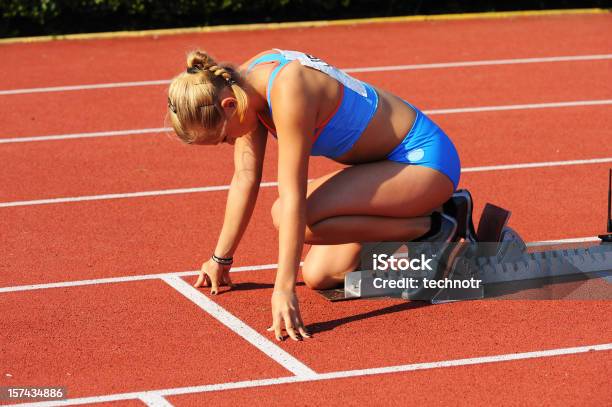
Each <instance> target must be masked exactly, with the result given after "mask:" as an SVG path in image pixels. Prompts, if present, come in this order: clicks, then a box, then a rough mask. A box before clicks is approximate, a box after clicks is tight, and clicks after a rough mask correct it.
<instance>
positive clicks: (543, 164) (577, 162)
mask: <svg viewBox="0 0 612 407" xmlns="http://www.w3.org/2000/svg"><path fill="white" fill-rule="evenodd" d="M609 162H612V157H605V158H592V159H588V160H568V161H548V162H546V161H545V162H539V163H522V164H506V165H488V166H483V167H466V168H462V169H461V172H462V173H463V172H483V171H503V170H521V169H526V168H541V167H561V166H566V165H583V164H603V163H609Z"/></svg>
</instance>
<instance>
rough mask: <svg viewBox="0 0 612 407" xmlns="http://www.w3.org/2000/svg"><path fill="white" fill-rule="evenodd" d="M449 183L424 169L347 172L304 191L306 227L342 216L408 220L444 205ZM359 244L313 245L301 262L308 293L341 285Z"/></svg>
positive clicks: (386, 165)
mask: <svg viewBox="0 0 612 407" xmlns="http://www.w3.org/2000/svg"><path fill="white" fill-rule="evenodd" d="M453 191H454V187H453V183H452V181H451V180H450V179H449V178H448V177H447V176H446V175H444V174H442V173H440V172H438V171H436V170H434V169H431V168H428V167H420V166H413V165H405V164H400V163H396V162H391V161H381V162H377V163H372V164H365V165H359V166H354V167H349V168H345V169H342V170H339V171H336V172H334V173H331V174H327V175H325V176H323V177H320V178H317V179H315V180H314V181H312V182H311V183H309V186H308V197H307V202H308V203H307V223H308V225H314V224H316V223H317V222H320V221H322V220H324V219H328V218H332V217H334V216H343V215H363V216H387V217H394V218H411V217H419V216H423V215H427V214H429V213H431V212H432V211H433V210H435V209H436V208H438V207H439V206H441V205H442V204H443V203H444V202H445V201H447V200H448V199H449V198H450V196H451V195H452V193H453ZM360 249H361V244H360V243H359V237H358V236H356V238H355V243H347V244H341V245H313V246H312V247H311V249H310V251H309V253H308V255H307V256H306V259H305V261H304V267H303V269H302V271H303V278H304V281H305V282H306V284H307V285H308V286H310V287H311V288H318V289H325V288H330V287H334V286H336V285H338V284H340V283H341V282H342V280H343V276H344V274H346V273H347V272H350V271H353V270H354V269H355V267H356V266H357V264H358V263H359V253H360Z"/></svg>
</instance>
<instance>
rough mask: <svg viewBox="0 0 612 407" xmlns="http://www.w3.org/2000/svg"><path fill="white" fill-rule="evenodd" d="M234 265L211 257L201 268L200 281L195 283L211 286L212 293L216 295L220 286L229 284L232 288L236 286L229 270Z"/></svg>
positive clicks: (200, 285)
mask: <svg viewBox="0 0 612 407" xmlns="http://www.w3.org/2000/svg"><path fill="white" fill-rule="evenodd" d="M231 268H232V266H229V265H228V266H225V265H222V264H219V263H217V262H216V261H214V260H213V259H209V260H207V261H206V262H204V264H202V268H201V269H200V272H199V276H198V281H196V283H195V284H194V285H193V286H194V287H195V288H198V287H210V293H211V294H213V295H216V294H217V293H218V292H219V286H224V285H227V286H229V287H230V288H233V287H234V283H232V279H231V278H230V275H229V271H230V269H231Z"/></svg>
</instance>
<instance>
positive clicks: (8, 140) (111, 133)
mask: <svg viewBox="0 0 612 407" xmlns="http://www.w3.org/2000/svg"><path fill="white" fill-rule="evenodd" d="M171 131H174V130H172V128H171V127H157V128H152V129H135V130H116V131H97V132H93V133H75V134H58V135H55V136H34V137H12V138H4V139H0V144H3V143H4V144H6V143H28V142H32V141H50V140H71V139H81V138H92V137H117V136H132V135H136V134H151V133H168V132H171Z"/></svg>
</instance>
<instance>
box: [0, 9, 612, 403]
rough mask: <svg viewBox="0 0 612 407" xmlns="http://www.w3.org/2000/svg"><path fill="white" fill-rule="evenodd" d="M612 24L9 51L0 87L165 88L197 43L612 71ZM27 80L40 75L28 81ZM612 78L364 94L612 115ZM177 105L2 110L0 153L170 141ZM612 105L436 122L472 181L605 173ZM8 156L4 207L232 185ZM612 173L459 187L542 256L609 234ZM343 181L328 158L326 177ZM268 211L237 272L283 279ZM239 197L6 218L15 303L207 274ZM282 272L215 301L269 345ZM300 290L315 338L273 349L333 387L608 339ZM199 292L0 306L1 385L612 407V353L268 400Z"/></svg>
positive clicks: (199, 175)
mask: <svg viewBox="0 0 612 407" xmlns="http://www.w3.org/2000/svg"><path fill="white" fill-rule="evenodd" d="M610 22H611V18H610V16H609V14H602V15H586V16H585V15H582V16H578V15H566V16H560V17H522V18H512V19H503V20H487V19H479V20H465V21H445V22H441V21H436V22H422V23H392V24H366V25H352V26H346V27H326V28H318V29H287V30H282V31H257V32H231V33H215V34H200V35H195V34H192V35H173V36H162V37H158V38H147V37H145V38H138V39H114V40H87V41H59V42H50V43H36V44H14V45H2V46H0V49H2V53H3V61H2V63H1V66H2V68H3V69H2V71H3V73H4V75H3V77H2V78H0V89H18V88H30V87H46V86H59V85H77V84H88V83H90V84H91V83H102V82H120V81H140V80H157V79H167V78H169V77H171V76H172V75H173V74H175V73H176V72H177V71H178V70H180V69H182V65H183V63H184V62H183V56H184V52H185V50H186V49H189V48H193V47H196V46H204V47H205V48H207V49H208V50H209V51H210V52H212V53H213V54H216V55H218V56H219V57H220V58H221V59H223V58H227V59H232V60H234V61H241V60H243V59H245V58H247V57H249V56H251V55H252V54H255V53H256V52H258V51H259V50H261V49H262V48H268V47H280V48H297V49H302V50H305V51H308V52H311V53H313V54H316V55H319V56H322V57H324V58H325V59H327V60H329V61H330V62H332V63H334V64H336V65H338V66H341V67H344V68H352V67H366V66H382V65H396V64H418V63H432V62H452V61H471V60H485V59H507V58H525V57H549V56H566V55H592V54H609V53H611V51H612V40H610V38H612V35H610V34H612V33H611V32H610V27H612V25H611V24H610ZM280 33H282V35H279V34H280ZM236 43H240V44H241V46H240V47H238V48H237V49H238V51H237V52H236V53H233V54H230V53H229V50H234V49H236V47H235V45H236ZM406 44H409V46H407V45H406ZM355 49H360V50H362V52H355V51H354V50H355ZM23 66H29V67H31V68H30V72H31V73H32V74H28V75H23V69H22V67H23ZM609 72H610V62H609V60H599V61H580V62H555V63H538V64H525V65H517V64H513V65H501V66H481V67H470V68H445V69H432V70H417V71H395V72H387V73H384V74H372V73H368V74H366V73H360V74H355V76H358V77H360V78H362V79H364V80H368V81H370V82H372V83H374V84H376V85H377V86H380V87H383V88H386V89H389V90H391V91H394V92H396V93H398V94H400V95H401V96H403V97H405V98H407V99H408V100H409V101H411V102H413V103H415V104H417V105H418V106H419V107H420V108H422V109H425V110H427V109H443V108H464V107H478V106H501V105H511V104H525V103H547V102H567V101H581V100H607V99H612V87H611V85H610V81H609ZM163 95H164V87H163V86H148V87H133V88H117V89H106V90H83V91H72V92H55V93H39V94H24V95H10V96H7V95H5V96H0V104H1V105H2V106H1V107H2V112H3V113H2V115H3V116H2V121H3V129H2V131H1V132H0V138H4V139H6V138H13V137H29V136H46V135H56V134H73V133H81V132H95V131H109V130H124V129H139V128H153V127H163V126H164V123H163V112H164V104H165V102H164V100H165V98H164V96H163ZM610 109H611V107H610V105H600V106H582V107H577V106H573V107H564V108H548V109H529V110H527V109H522V110H515V111H510V112H507V111H495V112H486V113H484V112H479V113H475V112H466V113H458V114H441V115H434V116H433V117H434V119H435V120H436V121H437V122H438V123H440V125H441V126H442V127H443V128H444V129H445V130H446V131H447V132H448V133H449V134H450V135H451V136H452V137H453V140H454V141H455V142H456V144H457V146H458V149H459V151H460V154H461V157H462V163H463V166H464V167H469V168H473V167H480V166H488V165H500V164H521V163H531V162H551V161H567V160H588V159H594V158H609V157H612V154H611V153H612V147H611V145H610V143H609V142H607V140H608V137H609V133H610V130H611V128H610V126H611V123H610V121H609V119H608V117H609V116H610ZM268 150H269V152H268V157H267V164H266V169H265V173H264V181H275V179H276V170H277V168H276V146H275V145H274V143H269V149H268ZM0 157H1V158H2V161H3V163H4V164H5V165H4V167H3V171H2V173H1V174H0V203H6V202H13V201H26V200H37V199H46V198H62V197H79V196H84V195H100V194H108V193H129V192H140V191H152V190H164V189H174V188H192V187H200V186H216V185H225V184H227V183H228V181H229V179H230V174H229V173H228V172H227V166H228V162H229V161H230V160H231V150H230V149H228V148H221V149H220V150H215V151H212V150H210V149H206V148H189V147H186V146H182V145H180V144H178V143H177V142H176V141H174V140H171V139H169V138H168V137H166V135H164V134H147V135H138V136H120V137H111V138H93V139H77V140H57V141H38V142H29V143H9V144H0ZM608 167H609V163H608V164H606V163H600V164H582V165H573V166H561V165H555V166H552V167H549V168H531V169H527V168H523V169H514V170H490V171H486V172H465V173H464V174H463V175H462V180H461V186H462V187H468V188H469V189H470V190H471V191H472V192H473V194H474V196H475V197H476V208H475V215H476V217H478V215H479V213H480V212H481V210H482V207H483V205H484V203H485V202H487V201H490V202H494V203H497V204H499V205H501V206H504V207H508V208H511V209H512V211H513V217H512V219H511V224H512V225H513V226H514V227H515V228H516V229H517V230H520V231H521V233H522V234H523V235H524V236H525V238H526V239H527V240H544V239H560V238H561V239H562V238H573V237H585V236H594V235H596V234H597V233H600V232H602V228H603V226H604V213H605V201H604V198H605V194H606V190H605V187H606V185H605V183H604V182H603V181H604V180H605V175H606V172H607V171H606V170H607V168H608ZM336 168H339V166H338V165H336V164H334V163H331V162H329V161H325V160H322V159H315V160H313V161H312V163H311V176H312V177H316V176H319V175H322V174H325V173H327V172H329V171H331V170H333V169H336ZM260 194H261V195H260V200H259V202H258V205H257V207H256V212H255V216H254V219H253V222H252V224H251V225H250V226H249V229H248V230H247V233H246V236H245V240H244V242H243V244H242V245H241V247H240V249H239V250H240V252H239V260H238V261H239V263H237V264H236V266H252V265H258V264H269V263H275V262H276V247H277V240H276V239H277V238H276V233H275V231H274V229H273V227H272V225H271V223H270V220H269V207H270V205H271V204H272V202H273V201H274V199H275V198H276V191H275V188H273V187H266V188H262V191H261V193H260ZM225 195H226V192H224V191H220V192H200V193H191V194H184V195H168V196H157V197H146V198H143V197H141V198H126V199H115V200H96V201H91V202H70V203H56V204H43V205H34V206H23V205H21V206H16V207H0V211H2V215H3V216H2V223H1V224H0V247H2V256H1V257H0V287H14V286H20V285H26V284H46V283H54V282H66V281H78V280H85V279H100V278H107V277H124V276H127V277H130V276H132V277H133V276H139V275H147V274H156V273H172V272H182V271H186V270H194V269H196V268H198V267H199V264H200V262H201V261H202V260H203V257H204V256H205V254H206V253H209V252H210V251H211V250H212V248H213V246H214V244H215V241H216V235H217V232H218V229H219V228H220V221H219V220H220V219H221V216H222V214H223V207H224V201H225ZM273 274H274V270H263V271H247V272H243V273H237V274H235V277H234V280H235V281H237V282H238V283H240V284H239V286H238V289H237V290H236V291H235V292H231V293H223V294H222V295H220V296H218V297H212V299H213V300H214V301H215V302H216V303H218V304H219V305H221V306H222V307H224V308H225V309H227V310H228V311H229V312H230V313H232V314H234V315H236V316H237V317H238V318H239V319H240V320H242V321H244V322H245V323H246V324H248V325H249V326H252V327H253V328H254V329H255V330H256V331H257V332H260V333H262V334H263V335H264V336H265V335H266V333H265V327H266V326H267V325H268V323H269V305H268V304H269V297H270V292H271V289H272V286H271V284H272V281H273ZM186 279H187V280H188V281H191V280H192V279H193V277H186ZM5 291H6V290H5ZM298 293H299V296H300V299H301V307H302V313H303V314H304V318H305V320H306V323H307V324H308V325H309V328H310V329H312V330H313V331H314V332H315V337H314V339H312V340H309V341H306V342H304V343H299V344H297V343H292V342H285V343H282V344H280V347H281V348H282V349H283V350H285V351H287V352H288V353H289V354H290V355H292V356H294V357H295V358H296V359H297V360H299V361H301V362H302V363H304V364H306V365H307V366H308V367H310V368H311V369H313V370H314V371H315V372H317V373H319V374H320V373H325V372H337V371H346V370H353V369H367V368H372V367H382V366H394V365H400V364H413V363H421V362H435V361H446V360H454V359H462V358H473V357H484V356H490V355H500V354H517V353H522V352H530V351H540V350H550V349H562V348H572V347H577V346H585V345H596V344H605V343H611V342H612V337H611V336H610V332H612V320H611V319H610V316H609V315H610V312H611V311H612V309H611V307H612V303H611V302H610V301H478V302H464V303H455V304H446V305H441V306H423V304H419V303H405V302H401V301H395V300H372V301H356V302H345V303H334V304H330V303H328V302H326V301H325V300H324V299H323V298H322V297H320V296H319V295H318V294H316V293H314V292H312V291H310V290H308V289H306V288H305V287H304V286H303V285H300V286H298ZM184 294H185V293H184V292H178V291H176V290H174V289H172V288H170V287H169V286H168V285H167V284H165V283H164V282H163V281H160V280H159V279H154V280H146V281H124V282H116V283H113V284H101V283H100V282H99V283H98V284H94V285H86V286H81V287H68V286H64V287H60V288H45V289H39V290H34V291H32V290H26V291H17V292H0V309H3V310H9V312H6V313H3V318H2V319H1V322H0V332H3V334H2V336H0V338H1V339H0V349H1V351H2V354H3V362H5V363H3V365H2V371H0V386H10V385H43V384H61V385H65V386H66V387H68V389H69V394H70V397H88V396H104V395H109V394H123V393H126V392H136V393H134V394H133V395H131V396H122V397H123V398H121V397H120V401H115V402H112V401H111V399H100V400H97V401H104V402H105V403H102V404H109V405H115V404H119V403H120V405H131V404H132V403H134V404H136V403H142V402H140V401H138V397H142V393H141V392H143V391H147V390H161V389H172V388H183V387H186V386H187V387H188V388H191V387H189V386H202V385H207V384H217V383H236V382H241V381H246V382H248V383H250V384H249V386H250V385H253V386H256V387H252V388H246V389H236V390H223V391H219V390H217V391H212V390H214V389H208V388H206V389H204V388H203V389H200V390H199V391H198V390H197V389H196V390H193V389H192V390H190V392H191V391H193V392H194V393H191V394H186V395H167V396H166V397H165V398H166V400H167V401H168V402H170V403H172V404H174V405H177V406H182V405H201V404H203V403H207V404H208V403H215V404H219V405H236V404H241V403H245V402H247V401H248V402H249V403H250V404H254V405H258V403H259V404H264V403H265V404H266V405H269V404H276V403H282V402H289V403H291V404H296V405H312V404H321V403H322V402H326V403H336V404H346V405H363V404H365V403H371V402H372V401H373V400H374V401H376V402H380V403H384V404H385V405H400V404H401V405H405V404H406V403H407V402H412V403H417V404H421V403H437V404H463V405H490V404H513V405H516V404H522V405H524V404H532V403H534V402H537V403H539V404H545V405H572V404H581V405H584V404H595V405H607V404H610V402H611V401H612V392H611V391H610V390H609V386H606V384H607V383H606V382H605V378H606V377H607V375H606V373H607V372H608V371H609V370H610V368H611V367H612V366H611V364H612V358H611V357H610V351H609V350H608V351H594V352H590V353H587V354H573V355H566V356H554V357H542V358H537V359H527V360H516V361H506V362H497V363H489V364H482V363H479V364H475V365H470V366H457V367H452V368H449V367H446V368H437V369H429V370H423V371H415V372H403V373H392V374H376V375H372V376H362V377H352V378H345V379H332V380H323V381H310V382H306V383H293V384H273V385H270V386H265V387H261V386H259V385H257V384H256V383H255V384H253V383H251V381H253V380H258V379H268V378H270V379H275V378H284V377H288V376H291V373H290V372H288V371H287V370H286V369H285V368H283V367H282V366H281V365H279V364H277V363H276V362H275V361H274V360H272V359H270V358H268V357H267V356H266V355H264V354H263V353H262V352H260V351H259V350H258V349H256V348H255V347H254V346H253V345H251V344H248V343H247V342H246V341H245V340H244V339H243V338H242V337H241V336H240V335H237V334H236V333H234V332H232V331H231V330H230V329H229V328H227V327H226V326H224V325H222V324H221V323H219V322H218V321H217V320H215V319H213V318H212V317H211V316H210V315H209V314H208V313H207V312H205V311H203V310H202V309H201V308H199V307H197V306H196V305H195V304H193V303H192V302H190V301H189V300H188V299H187V298H185V297H184ZM204 390H207V391H204ZM208 390H211V391H208ZM117 397H118V396H117ZM130 400H131V401H130ZM394 403H395V404H394ZM140 405H142V404H140Z"/></svg>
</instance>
